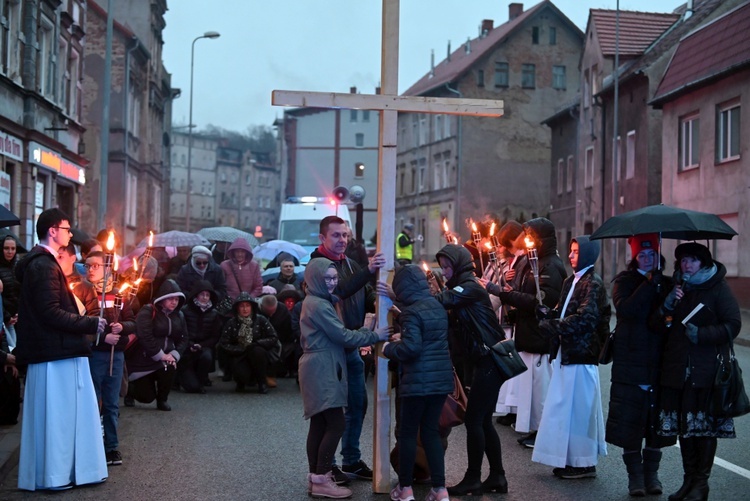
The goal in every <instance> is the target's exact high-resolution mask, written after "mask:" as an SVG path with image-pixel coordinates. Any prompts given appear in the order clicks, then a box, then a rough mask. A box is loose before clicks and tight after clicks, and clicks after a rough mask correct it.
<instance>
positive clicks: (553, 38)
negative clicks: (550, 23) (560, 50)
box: [549, 28, 557, 45]
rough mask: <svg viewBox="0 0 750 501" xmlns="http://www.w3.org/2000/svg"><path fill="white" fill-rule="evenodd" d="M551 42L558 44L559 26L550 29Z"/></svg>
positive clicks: (551, 43)
mask: <svg viewBox="0 0 750 501" xmlns="http://www.w3.org/2000/svg"><path fill="white" fill-rule="evenodd" d="M549 44H550V45H557V28H550V29H549Z"/></svg>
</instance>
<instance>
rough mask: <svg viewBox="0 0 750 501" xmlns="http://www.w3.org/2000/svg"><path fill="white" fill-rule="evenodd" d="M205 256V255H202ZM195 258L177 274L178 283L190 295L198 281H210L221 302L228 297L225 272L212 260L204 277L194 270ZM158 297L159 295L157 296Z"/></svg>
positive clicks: (209, 260) (191, 258)
mask: <svg viewBox="0 0 750 501" xmlns="http://www.w3.org/2000/svg"><path fill="white" fill-rule="evenodd" d="M201 255H203V254H201ZM192 261H193V257H192V256H191V257H190V259H189V260H188V262H187V264H185V265H183V266H182V268H180V272H179V273H178V274H177V279H176V280H177V283H178V284H179V286H180V289H181V290H182V292H183V293H188V292H190V291H191V290H193V285H194V284H195V282H197V281H198V280H208V281H209V282H211V285H213V286H214V291H215V292H216V295H217V296H218V301H217V304H218V302H221V300H222V299H224V298H225V297H226V296H227V283H226V280H225V279H224V270H222V269H221V267H220V266H219V265H218V264H216V263H215V262H214V261H213V260H212V259H210V258H209V259H208V266H206V272H205V273H204V274H203V276H201V275H200V273H198V272H197V271H195V268H193V263H192ZM157 295H158V294H157Z"/></svg>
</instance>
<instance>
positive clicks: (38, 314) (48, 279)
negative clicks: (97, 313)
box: [15, 246, 99, 365]
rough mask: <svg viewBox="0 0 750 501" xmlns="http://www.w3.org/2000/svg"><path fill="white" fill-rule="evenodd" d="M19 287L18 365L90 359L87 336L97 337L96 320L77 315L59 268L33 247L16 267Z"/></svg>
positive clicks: (45, 250)
mask: <svg viewBox="0 0 750 501" xmlns="http://www.w3.org/2000/svg"><path fill="white" fill-rule="evenodd" d="M16 278H17V279H18V281H19V282H20V283H21V295H20V297H19V303H18V323H17V324H16V332H17V335H18V340H17V345H16V350H15V354H16V355H17V357H18V363H19V365H20V364H38V363H42V362H51V361H54V360H62V359H66V358H74V357H87V356H89V355H91V349H90V348H89V340H88V339H87V338H86V335H87V334H89V335H96V330H97V328H98V326H99V319H98V318H93V317H86V316H81V315H79V313H78V306H77V305H76V301H75V298H74V297H73V292H72V291H71V290H70V289H69V288H68V283H67V281H66V279H65V274H64V273H63V271H62V269H61V268H60V265H59V264H58V263H57V259H56V258H55V256H53V255H52V254H50V253H49V252H48V251H47V249H45V248H44V247H41V246H36V247H34V248H33V249H31V252H29V253H28V254H27V255H26V257H25V258H24V259H22V260H21V261H20V262H19V263H18V265H17V266H16Z"/></svg>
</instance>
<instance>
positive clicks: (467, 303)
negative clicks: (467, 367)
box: [435, 244, 505, 358]
mask: <svg viewBox="0 0 750 501" xmlns="http://www.w3.org/2000/svg"><path fill="white" fill-rule="evenodd" d="M441 257H444V258H446V259H448V261H450V263H451V267H452V268H453V276H451V279H450V280H448V282H447V283H446V287H447V289H446V290H444V291H442V292H440V293H438V294H437V295H436V296H435V299H437V300H438V302H439V303H440V304H442V305H443V307H444V308H445V309H447V310H450V314H451V317H453V318H452V319H453V324H454V326H456V328H457V333H458V335H459V337H460V339H461V341H462V343H463V345H464V349H465V352H466V354H468V355H469V356H471V357H474V358H478V357H479V356H483V355H488V354H489V351H488V349H489V348H488V347H490V346H493V345H494V344H495V343H497V342H498V341H501V340H502V339H504V338H505V333H504V332H503V330H502V328H501V327H500V323H499V322H498V320H497V315H495V311H494V310H493V309H492V303H491V302H490V296H489V294H488V293H487V291H486V290H485V289H484V287H482V285H481V284H480V283H479V282H478V281H477V278H476V275H475V274H474V259H472V257H471V253H470V252H469V251H468V250H467V249H466V248H464V247H460V246H458V245H453V244H448V245H446V246H445V247H443V248H442V249H440V252H438V253H437V255H436V259H438V261H439V260H440V258H441Z"/></svg>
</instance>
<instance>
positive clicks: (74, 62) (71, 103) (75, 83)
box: [67, 48, 83, 120]
mask: <svg viewBox="0 0 750 501" xmlns="http://www.w3.org/2000/svg"><path fill="white" fill-rule="evenodd" d="M80 74H81V58H80V57H79V55H78V51H76V50H75V49H74V48H71V49H70V56H69V57H68V75H69V77H70V84H69V89H68V93H69V95H68V96H67V99H68V113H69V114H70V116H72V117H73V118H75V119H76V120H80V117H81V93H82V92H83V84H82V83H81V78H80V76H79V75H80Z"/></svg>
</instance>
